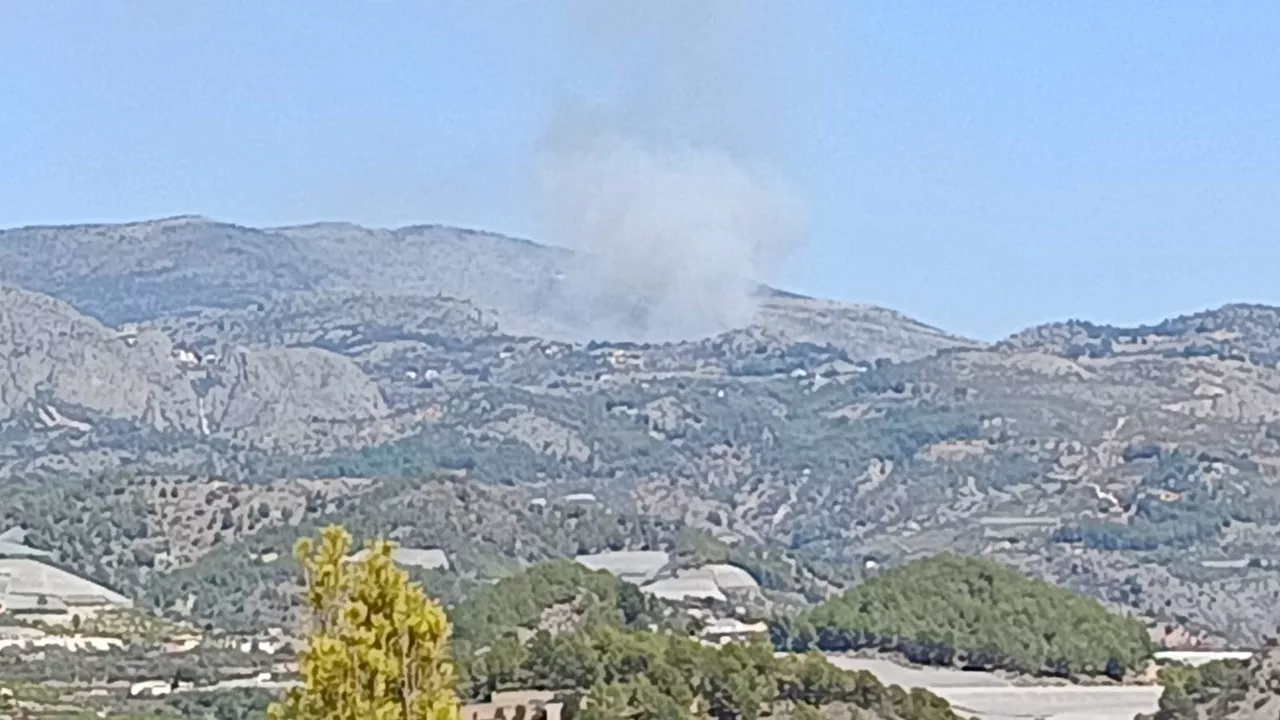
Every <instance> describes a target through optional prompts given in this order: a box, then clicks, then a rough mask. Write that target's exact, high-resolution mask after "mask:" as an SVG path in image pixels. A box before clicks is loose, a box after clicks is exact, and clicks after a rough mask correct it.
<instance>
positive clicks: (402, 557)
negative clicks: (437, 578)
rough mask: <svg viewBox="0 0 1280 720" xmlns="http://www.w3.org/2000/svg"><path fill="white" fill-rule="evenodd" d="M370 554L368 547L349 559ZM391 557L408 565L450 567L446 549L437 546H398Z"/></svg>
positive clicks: (361, 558) (356, 558)
mask: <svg viewBox="0 0 1280 720" xmlns="http://www.w3.org/2000/svg"><path fill="white" fill-rule="evenodd" d="M368 556H369V550H368V549H367V548H366V549H364V550H361V551H360V552H358V553H356V554H355V555H352V556H351V557H350V558H349V559H350V560H355V561H359V560H363V559H365V558H366V557H368ZM391 559H392V560H394V561H395V563H396V564H397V565H404V566H406V567H417V568H427V569H432V568H443V569H445V570H447V569H449V556H448V555H446V554H445V551H443V550H439V549H435V548H431V549H424V548H402V547H398V548H396V549H394V550H392V551H391Z"/></svg>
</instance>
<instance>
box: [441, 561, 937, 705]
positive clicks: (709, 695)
mask: <svg viewBox="0 0 1280 720" xmlns="http://www.w3.org/2000/svg"><path fill="white" fill-rule="evenodd" d="M557 610H559V611H560V612H555V611H557ZM450 616H451V618H453V619H454V622H455V628H456V635H455V636H456V638H457V644H456V646H455V648H456V650H457V657H458V659H459V664H460V670H461V675H462V678H463V680H462V682H463V685H464V687H465V688H467V694H468V695H469V696H471V697H474V698H481V697H484V696H486V695H487V694H489V693H492V692H494V691H497V690H502V689H509V688H517V687H519V688H537V689H545V690H554V691H569V692H568V695H569V696H570V698H571V701H570V703H569V704H570V706H571V707H572V706H575V705H576V704H577V703H578V701H579V700H580V699H585V701H586V702H585V705H584V710H583V711H582V712H580V713H578V714H576V715H574V716H573V717H577V718H579V719H580V720H615V719H616V718H620V717H628V718H637V719H638V720H659V719H664V720H677V719H688V720H694V719H695V718H704V717H710V718H718V719H721V720H729V719H730V718H743V719H749V718H757V717H760V716H761V715H762V714H766V713H767V712H772V713H773V714H781V715H783V716H786V715H788V714H790V713H791V712H800V713H803V712H805V710H806V709H812V708H816V707H819V706H829V705H833V704H837V705H847V706H849V707H852V708H856V709H858V710H860V711H865V712H867V713H870V717H872V718H876V719H877V720H951V719H952V718H955V717H956V716H955V715H954V714H953V713H952V712H951V710H950V708H949V705H948V704H947V703H946V701H944V700H942V699H941V698H938V697H937V696H934V695H932V694H931V693H928V692H925V691H923V690H919V689H913V690H904V689H902V688H899V687H897V686H888V687H886V686H885V685H883V684H881V683H880V682H879V681H878V680H876V678H875V677H874V676H872V675H871V674H869V673H865V672H860V673H853V672H846V671H843V670H840V669H838V668H836V667H834V666H833V665H831V664H830V663H829V662H827V661H826V659H824V658H823V657H822V656H821V655H818V654H809V655H804V656H797V657H784V658H778V657H775V656H774V653H773V649H772V648H771V647H770V646H769V645H768V644H767V643H763V642H756V643H752V644H748V645H729V646H726V647H722V648H716V647H708V646H706V645H703V644H701V643H699V642H697V641H696V640H695V639H693V638H692V637H690V636H688V635H686V634H684V633H683V632H682V631H680V630H679V629H678V627H675V626H672V625H670V624H669V621H671V620H674V618H672V611H671V608H668V607H666V606H664V605H663V604H662V603H661V602H659V601H655V600H653V599H650V598H646V597H645V596H643V595H642V594H641V593H640V592H639V590H638V589H636V588H635V586H633V585H630V584H628V583H625V582H623V581H621V580H619V579H617V578H615V577H613V576H611V575H609V574H607V573H603V572H592V571H589V570H586V569H584V568H582V567H580V566H578V565H576V564H573V563H567V562H552V563H544V564H541V565H536V566H533V567H531V568H529V569H527V570H525V571H522V572H520V573H518V574H516V575H513V576H511V577H508V578H506V579H504V580H502V581H500V582H499V583H497V584H495V585H493V586H492V587H489V588H486V589H483V590H480V591H479V592H477V593H476V594H475V595H473V596H472V597H471V598H469V599H467V600H465V601H463V602H461V603H459V604H458V605H455V606H454V607H452V608H451V609H450ZM660 626H661V627H663V628H664V629H663V630H659V631H651V630H648V629H646V628H649V627H653V628H659V627H660ZM521 631H523V633H522V632H521ZM691 708H696V710H693V709H691Z"/></svg>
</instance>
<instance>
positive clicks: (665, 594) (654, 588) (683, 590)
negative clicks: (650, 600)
mask: <svg viewBox="0 0 1280 720" xmlns="http://www.w3.org/2000/svg"><path fill="white" fill-rule="evenodd" d="M640 590H641V592H644V593H646V594H649V595H653V596H654V597H659V598H662V599H663V600H674V601H679V600H715V601H717V602H727V601H728V598H726V597H725V596H724V593H723V592H721V591H720V588H719V587H718V586H717V585H716V581H715V580H714V579H712V577H711V576H710V575H709V574H701V575H700V574H688V575H682V576H680V577H673V578H665V579H662V580H656V581H654V582H651V583H649V584H648V585H645V586H643V587H641V588H640Z"/></svg>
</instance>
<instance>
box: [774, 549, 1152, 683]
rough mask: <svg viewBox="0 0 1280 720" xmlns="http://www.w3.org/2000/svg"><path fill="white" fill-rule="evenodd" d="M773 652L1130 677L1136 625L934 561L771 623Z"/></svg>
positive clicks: (1011, 573) (1028, 582)
mask: <svg viewBox="0 0 1280 720" xmlns="http://www.w3.org/2000/svg"><path fill="white" fill-rule="evenodd" d="M773 636H774V641H775V643H776V644H778V645H779V646H780V647H783V648H787V649H793V650H805V649H808V648H810V647H816V648H818V649H821V650H825V651H848V650H864V649H876V650H885V651H890V652H896V653H901V654H903V655H905V656H906V657H907V658H908V659H909V660H911V661H913V662H920V663H929V664H936V665H962V666H964V667H968V668H978V669H987V670H990V669H999V670H1011V671H1016V672H1023V673H1046V674H1052V675H1062V676H1070V675H1102V674H1106V675H1110V676H1112V677H1115V678H1120V677H1122V676H1124V675H1125V674H1126V673H1127V672H1129V671H1132V670H1135V669H1137V668H1138V667H1139V666H1140V665H1141V664H1142V663H1143V662H1144V661H1145V660H1146V659H1147V658H1148V657H1149V656H1150V653H1151V646H1150V643H1149V641H1148V638H1147V632H1146V628H1145V627H1144V625H1143V624H1142V623H1140V622H1137V621H1135V620H1132V619H1129V618H1125V617H1121V616H1119V615H1115V614H1113V613H1110V612H1108V611H1107V610H1106V609H1105V608H1103V607H1102V606H1101V605H1100V604H1098V603H1097V602H1095V601H1093V600H1089V599H1087V598H1082V597H1079V596H1077V595H1075V594H1073V593H1071V592H1068V591H1066V590H1062V589H1060V588H1055V587H1052V586H1050V585H1047V584H1045V583H1043V582H1040V581H1038V580H1034V579H1031V578H1027V577H1025V576H1023V575H1021V574H1020V573H1018V572H1017V571H1015V570H1013V569H1011V568H1008V567H1004V566H1002V565H999V564H998V563H993V562H989V561H986V560H978V559H972V558H962V557H958V556H955V555H951V554H942V555H938V556H935V557H931V558H926V559H922V560H916V561H913V562H911V563H908V564H907V565H905V566H903V567H900V568H895V569H892V570H888V571H886V572H885V573H884V574H883V575H880V576H878V577H876V578H873V579H871V580H868V581H867V582H864V583H862V584H860V585H858V586H856V587H854V588H852V589H851V590H848V591H847V592H845V593H844V594H843V595H841V596H840V597H838V598H833V599H831V600H828V601H827V602H825V603H823V604H821V605H819V606H818V607H816V608H814V609H812V610H810V611H808V612H806V613H804V614H802V615H800V616H799V617H797V618H794V619H791V618H785V619H783V620H781V621H779V622H777V623H775V625H774V628H773Z"/></svg>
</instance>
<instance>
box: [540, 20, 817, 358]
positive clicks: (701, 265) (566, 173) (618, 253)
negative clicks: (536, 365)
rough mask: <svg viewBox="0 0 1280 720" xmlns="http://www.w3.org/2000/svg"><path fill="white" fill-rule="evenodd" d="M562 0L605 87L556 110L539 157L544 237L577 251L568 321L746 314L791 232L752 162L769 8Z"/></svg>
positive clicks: (763, 142) (681, 322)
mask: <svg viewBox="0 0 1280 720" xmlns="http://www.w3.org/2000/svg"><path fill="white" fill-rule="evenodd" d="M570 7H571V13H570V15H571V19H570V21H569V23H568V24H569V26H570V29H571V38H570V42H569V43H567V44H568V45H569V46H571V47H574V48H576V49H577V50H578V51H579V52H581V53H582V56H581V57H580V58H575V60H577V61H579V62H580V63H582V64H583V65H582V66H584V67H587V68H589V69H591V70H594V71H596V72H598V73H599V77H598V78H596V79H597V80H598V87H604V88H607V89H609V90H610V91H611V93H610V94H611V96H612V98H611V100H610V101H609V102H599V101H597V102H595V103H591V104H586V103H583V104H579V105H575V106H573V107H567V108H563V109H562V112H561V113H560V114H559V115H558V116H557V117H556V118H555V120H554V121H553V122H552V123H551V127H550V128H548V131H547V134H546V138H545V142H544V145H543V148H542V150H543V151H542V155H541V157H540V163H539V166H538V169H539V176H538V182H539V189H540V199H541V207H542V210H543V212H544V220H545V222H546V223H547V232H548V237H551V238H554V239H555V241H556V242H558V243H562V244H565V245H567V246H568V247H571V248H572V249H574V250H576V251H577V266H576V267H575V268H574V269H573V271H572V272H571V273H570V276H569V277H568V278H567V279H566V285H567V288H566V296H567V297H568V298H569V299H570V301H569V307H570V310H571V312H572V313H573V314H574V315H575V318H576V320H577V321H578V325H579V326H580V327H581V328H582V331H583V332H584V334H587V335H590V336H593V337H615V338H619V337H626V338H636V339H645V340H668V339H676V338H682V337H693V336H699V335H707V334H712V333H715V332H720V331H723V330H726V329H730V328H733V327H741V326H744V325H746V324H749V323H750V322H751V320H752V318H753V316H754V313H755V298H754V291H755V289H756V287H757V283H758V282H761V281H766V280H768V275H769V272H770V270H771V269H773V268H774V267H776V266H777V264H778V263H779V262H780V261H781V260H782V259H783V258H785V256H786V254H787V253H788V252H789V251H790V250H791V249H792V248H793V247H794V246H795V245H796V244H797V243H798V242H799V240H800V239H801V238H802V237H803V234H804V222H803V218H804V213H803V211H802V207H801V204H800V203H799V202H798V200H797V199H796V198H795V197H794V196H793V194H792V193H791V192H790V191H789V190H788V189H787V188H786V186H785V184H784V183H783V182H782V181H781V180H780V179H779V178H778V177H776V176H774V175H773V174H771V173H769V172H768V171H767V170H765V169H764V165H763V163H762V162H761V159H762V157H763V156H766V155H767V153H765V152H763V150H764V149H765V148H766V146H767V145H768V144H769V143H768V136H769V134H770V133H769V131H770V128H771V122H770V118H771V116H772V115H773V114H774V112H775V111H776V108H777V106H778V99H777V94H776V93H774V92H772V88H774V87H776V85H775V83H773V82H772V80H771V78H770V77H769V74H770V70H771V68H772V65H771V64H770V63H769V57H768V56H769V54H770V53H769V49H770V42H769V33H770V31H771V30H773V29H774V28H775V27H776V25H775V24H774V23H773V22H772V20H773V18H769V17H767V13H763V12H761V10H763V9H764V5H763V4H760V5H757V4H755V3H751V2H736V3H729V2H723V1H721V0H706V1H704V2H684V3H681V2H675V1H674V0H666V1H662V2H653V3H635V4H629V3H600V2H576V3H571V4H570Z"/></svg>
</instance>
